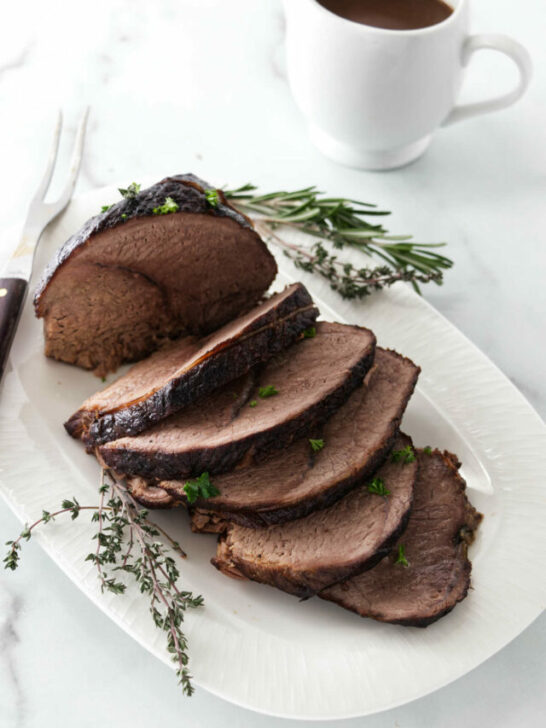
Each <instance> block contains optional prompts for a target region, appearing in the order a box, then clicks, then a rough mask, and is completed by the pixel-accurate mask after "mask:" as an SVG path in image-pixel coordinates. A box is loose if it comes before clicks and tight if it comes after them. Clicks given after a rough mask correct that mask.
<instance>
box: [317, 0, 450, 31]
mask: <svg viewBox="0 0 546 728" xmlns="http://www.w3.org/2000/svg"><path fill="white" fill-rule="evenodd" d="M318 3H319V5H322V6H323V7H324V8H326V9H327V10H330V11H331V12H332V13H335V14H336V15H339V16H341V17H342V18H347V20H352V21H354V22H355V23H362V24H364V25H373V26H375V27H376V28H387V29H389V30H416V29H417V28H426V27H428V26H429V25H436V24H437V23H441V22H442V20H445V19H446V18H448V17H449V16H450V15H451V13H452V12H453V8H452V7H450V6H449V5H448V4H447V3H445V2H443V0H318Z"/></svg>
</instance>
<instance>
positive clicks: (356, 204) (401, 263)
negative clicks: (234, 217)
mask: <svg viewBox="0 0 546 728" xmlns="http://www.w3.org/2000/svg"><path fill="white" fill-rule="evenodd" d="M256 189H257V188H256V187H255V186H254V185H252V184H246V185H243V186H242V187H239V188H237V189H233V190H230V189H224V190H223V192H224V195H225V196H226V198H227V199H228V200H229V201H230V202H231V203H232V204H233V205H234V206H235V207H237V208H239V210H240V211H241V212H243V213H246V214H248V215H250V216H252V217H254V218H255V225H256V228H257V230H258V232H260V234H261V235H262V237H264V239H265V240H267V241H268V242H270V243H272V244H274V245H277V246H278V247H280V248H282V250H283V251H284V253H285V254H286V255H287V256H288V257H289V258H291V259H292V260H293V262H294V265H295V266H296V267H297V268H299V269H300V270H304V271H306V272H308V273H315V274H318V275H320V276H322V277H323V278H326V279H327V280H328V281H329V282H330V287H331V288H332V289H333V290H335V291H337V292H338V293H339V294H340V295H341V296H342V297H343V298H349V299H350V298H364V297H365V296H367V295H369V294H370V293H371V292H372V291H374V290H379V289H381V288H384V287H386V286H390V285H392V284H393V283H396V282H397V281H408V282H410V283H411V284H412V286H413V287H414V288H415V290H416V291H417V292H420V288H419V284H420V283H429V282H434V283H437V284H438V285H440V284H441V283H442V280H443V271H444V270H446V269H448V268H451V266H452V265H453V261H452V260H451V259H450V258H448V257H446V256H445V255H441V254H440V253H439V252H437V248H441V247H443V246H444V245H445V243H416V242H411V236H409V235H389V234H388V231H387V230H386V229H385V228H384V227H383V225H381V224H372V223H371V222H369V221H368V220H366V219H365V218H366V217H368V216H381V215H388V214H390V213H389V212H387V211H384V210H378V209H377V208H376V207H375V205H372V204H370V203H367V202H360V201H358V200H351V199H347V198H343V197H326V196H324V195H323V194H322V193H321V192H319V191H318V190H317V189H316V187H314V186H313V187H305V188H303V189H300V190H295V191H292V192H285V191H278V192H271V193H269V194H265V195H256V194H254V192H255V190H256ZM287 230H297V231H299V232H302V233H305V234H307V235H310V236H312V237H313V238H314V242H313V243H312V244H311V245H310V246H308V245H303V244H299V243H295V242H292V241H291V240H287V239H286V236H285V235H283V233H285V232H286V231H287ZM326 245H328V246H329V247H326ZM344 248H351V249H356V250H358V251H359V252H361V253H363V254H364V255H366V256H367V257H369V258H374V257H375V258H376V259H380V260H381V261H382V262H381V264H380V265H364V266H362V267H359V266H358V265H354V264H353V263H351V262H349V261H347V260H343V259H341V258H340V257H339V255H338V253H337V252H336V251H338V250H342V249H344Z"/></svg>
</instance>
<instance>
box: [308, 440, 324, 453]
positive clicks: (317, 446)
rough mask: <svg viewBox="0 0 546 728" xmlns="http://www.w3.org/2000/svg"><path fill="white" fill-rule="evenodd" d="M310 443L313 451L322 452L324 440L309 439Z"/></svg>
mask: <svg viewBox="0 0 546 728" xmlns="http://www.w3.org/2000/svg"><path fill="white" fill-rule="evenodd" d="M309 444H310V445H311V450H312V451H313V452H320V451H321V450H322V448H323V447H324V440H312V439H309Z"/></svg>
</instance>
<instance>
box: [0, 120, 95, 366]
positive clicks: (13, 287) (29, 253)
mask: <svg viewBox="0 0 546 728" xmlns="http://www.w3.org/2000/svg"><path fill="white" fill-rule="evenodd" d="M88 114H89V108H87V109H86V110H85V111H84V113H83V115H82V117H81V119H80V121H79V124H78V131H77V133H76V141H75V143H74V149H73V151H72V158H71V160H70V170H69V173H68V179H67V182H66V185H65V188H64V190H63V191H62V193H61V195H60V197H59V199H58V200H56V201H55V202H44V198H45V196H46V193H47V190H48V189H49V184H50V182H51V178H52V176H53V172H54V170H55V164H56V161H57V153H58V151H59V139H60V137H61V131H62V127H63V115H62V112H61V111H59V116H58V119H57V124H56V126H55V133H54V135H53V144H52V146H51V151H50V153H49V159H48V162H47V168H46V171H45V174H44V176H43V179H42V181H41V182H40V186H39V187H38V189H37V190H36V194H35V195H34V197H33V198H32V201H31V203H30V207H29V210H28V215H27V219H26V221H25V225H24V228H23V232H22V235H21V240H20V242H19V245H18V246H17V248H16V249H15V251H14V253H13V254H12V256H11V258H10V259H9V260H8V262H7V264H6V266H5V269H4V272H3V277H0V380H1V379H2V374H3V373H4V368H5V366H6V362H7V358H8V354H9V351H10V349H11V344H12V342H13V337H14V335H15V331H16V329H17V324H18V323H19V318H20V315H21V311H22V308H23V304H24V302H25V297H26V293H27V289H28V283H29V281H30V276H31V274H32V265H33V262H34V256H35V253H36V249H37V247H38V243H39V241H40V237H41V235H42V233H43V231H44V230H45V228H46V227H47V225H48V224H49V223H50V222H51V221H52V220H54V219H55V218H56V217H57V215H58V214H59V213H60V212H62V211H63V210H64V208H65V207H66V206H67V205H68V203H69V202H70V199H71V197H72V192H73V191H74V185H75V184H76V180H77V179H78V173H79V171H80V165H81V161H82V153H83V143H84V140H85V128H86V124H87V116H88Z"/></svg>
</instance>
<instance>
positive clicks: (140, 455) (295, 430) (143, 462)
mask: <svg viewBox="0 0 546 728" xmlns="http://www.w3.org/2000/svg"><path fill="white" fill-rule="evenodd" d="M348 328H353V329H362V327H358V326H352V327H348ZM369 333H371V332H369ZM374 354H375V337H373V334H372V339H371V341H370V344H369V346H368V347H367V349H366V350H365V351H364V352H363V353H362V356H361V357H360V358H359V360H358V361H356V362H355V363H354V364H353V366H351V368H350V369H349V370H348V372H347V376H346V377H345V379H344V381H343V382H341V383H340V384H339V386H338V387H337V388H336V389H334V390H333V391H331V392H330V393H329V394H328V395H327V396H326V397H324V398H323V399H322V400H320V401H318V402H315V403H314V404H312V405H311V406H310V407H308V408H307V409H306V410H305V411H303V412H301V413H300V414H299V415H298V416H296V417H294V418H293V419H291V420H289V421H281V422H279V423H277V424H276V425H274V426H272V427H269V428H267V429H265V430H262V431H260V432H255V433H250V434H248V435H247V436H246V437H242V438H241V439H239V440H238V441H237V442H235V443H234V442H228V443H225V444H222V445H217V446H214V447H209V448H206V447H205V448H199V447H195V448H193V449H192V450H191V451H181V452H158V451H154V452H153V454H152V453H150V452H148V451H145V450H138V449H131V447H130V446H128V445H124V446H123V447H118V448H114V447H113V446H114V445H115V441H114V442H113V443H107V444H106V445H101V446H99V447H98V448H97V451H98V452H99V453H100V455H101V457H102V458H103V459H104V461H105V462H106V463H107V465H108V466H109V467H111V468H113V469H114V470H116V471H118V472H121V473H124V474H125V475H138V476H141V477H143V478H149V479H152V480H154V481H157V480H175V479H178V478H180V477H181V476H182V477H188V476H191V475H198V474H200V473H201V472H203V471H205V470H206V471H207V472H209V473H211V474H215V473H222V472H226V471H229V470H231V469H233V467H235V465H237V463H239V462H241V460H242V459H243V457H244V456H245V455H247V453H248V452H249V450H251V451H252V453H253V454H254V456H256V457H261V456H263V454H265V453H269V452H271V451H274V450H282V449H284V448H286V447H288V445H290V443H291V442H292V441H293V440H295V439H297V438H299V437H303V436H305V435H306V434H307V433H309V432H310V431H311V430H312V429H313V428H314V427H317V426H319V425H320V424H321V423H323V422H325V421H326V420H328V419H329V418H330V416H331V415H332V414H333V412H335V411H336V410H337V409H339V407H341V405H342V404H343V403H344V402H345V401H346V400H347V398H348V397H349V395H350V394H351V392H353V391H354V390H355V389H356V388H357V387H358V386H360V385H361V384H362V380H363V378H364V376H365V374H366V372H367V371H368V370H369V369H370V367H371V366H372V364H373V359H374Z"/></svg>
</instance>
